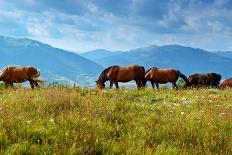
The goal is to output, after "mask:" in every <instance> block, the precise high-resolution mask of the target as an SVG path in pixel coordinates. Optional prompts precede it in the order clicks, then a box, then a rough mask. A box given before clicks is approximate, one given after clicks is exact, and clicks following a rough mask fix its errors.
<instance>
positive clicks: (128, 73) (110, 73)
mask: <svg viewBox="0 0 232 155" xmlns="http://www.w3.org/2000/svg"><path fill="white" fill-rule="evenodd" d="M144 75H145V69H144V67H142V66H138V65H131V66H125V67H122V66H110V67H108V68H106V69H105V70H103V71H102V73H101V74H100V76H99V78H98V80H97V81H96V82H97V87H98V88H100V89H103V88H105V82H106V81H110V88H112V86H113V84H115V86H116V88H117V89H118V88H119V86H118V82H129V81H132V80H135V82H136V85H137V88H138V89H140V88H142V87H143V83H144V82H143V81H144Z"/></svg>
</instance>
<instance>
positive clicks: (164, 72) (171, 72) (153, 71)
mask: <svg viewBox="0 0 232 155" xmlns="http://www.w3.org/2000/svg"><path fill="white" fill-rule="evenodd" d="M179 77H181V78H183V79H184V81H185V83H188V79H187V77H186V76H185V75H183V74H182V73H181V72H180V71H179V70H175V69H159V68H156V67H152V68H150V69H149V70H147V72H146V73H145V83H144V85H145V84H146V82H147V81H150V83H151V85H152V88H153V89H154V88H155V86H154V84H155V85H156V88H157V89H159V83H161V84H165V83H168V82H171V83H172V86H173V88H176V89H177V88H178V87H177V85H176V81H177V80H178V78H179Z"/></svg>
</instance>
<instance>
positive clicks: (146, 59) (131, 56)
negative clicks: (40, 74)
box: [81, 45, 232, 78]
mask: <svg viewBox="0 0 232 155" xmlns="http://www.w3.org/2000/svg"><path fill="white" fill-rule="evenodd" d="M102 52H104V55H106V56H104V57H101V54H100V53H101V51H100V50H98V54H93V55H91V52H87V53H88V54H87V55H86V54H85V53H83V54H81V55H82V56H84V57H85V58H87V59H91V60H93V61H95V60H97V61H95V62H96V63H98V64H100V65H102V66H104V67H107V66H111V65H122V66H126V65H130V64H139V65H142V66H144V67H145V68H146V69H149V68H150V67H153V66H156V67H158V68H175V69H178V70H180V71H181V72H183V73H184V74H186V75H190V74H194V73H206V72H217V73H220V74H221V75H222V76H223V78H228V77H231V76H232V66H231V63H232V57H231V56H232V52H209V51H206V50H203V49H199V48H191V47H184V46H179V45H167V46H155V45H152V46H149V47H144V48H138V49H133V50H130V51H124V52H123V51H121V52H120V51H117V52H115V53H114V54H113V55H112V54H111V53H112V52H111V51H109V55H108V56H107V54H106V51H105V50H104V51H102ZM92 53H95V51H92Z"/></svg>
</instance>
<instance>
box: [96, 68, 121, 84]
mask: <svg viewBox="0 0 232 155" xmlns="http://www.w3.org/2000/svg"><path fill="white" fill-rule="evenodd" d="M113 67H118V66H117V65H113V66H110V67H107V68H106V69H104V70H103V71H102V72H101V74H100V76H99V78H98V80H97V81H101V82H105V81H107V80H108V78H107V75H106V74H107V73H108V71H109V70H110V69H111V68H113Z"/></svg>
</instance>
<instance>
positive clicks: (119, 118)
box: [0, 87, 232, 155]
mask: <svg viewBox="0 0 232 155" xmlns="http://www.w3.org/2000/svg"><path fill="white" fill-rule="evenodd" d="M0 117H1V118H0V147H1V150H0V154H133V155H136V154H231V153H232V150H231V148H232V125H231V120H232V91H230V90H226V91H220V90H214V89H209V90H178V91H175V90H158V91H157V90H156V91H154V90H151V89H147V90H142V91H137V90H127V89H124V90H119V91H117V90H103V91H99V90H92V89H82V88H75V89H69V88H62V87H58V88H48V89H39V90H30V89H29V90H23V89H16V90H4V89H2V90H0Z"/></svg>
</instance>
